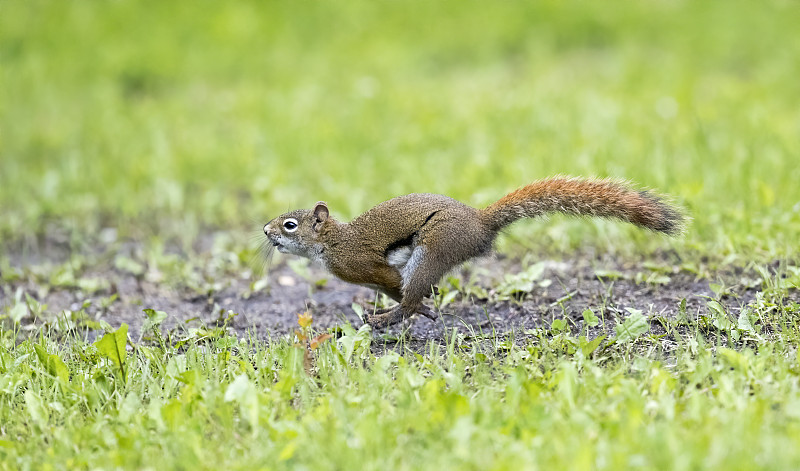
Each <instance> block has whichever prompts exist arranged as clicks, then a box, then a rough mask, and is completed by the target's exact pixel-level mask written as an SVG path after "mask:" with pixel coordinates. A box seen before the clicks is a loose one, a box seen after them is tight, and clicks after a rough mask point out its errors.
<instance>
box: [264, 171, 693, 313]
mask: <svg viewBox="0 0 800 471" xmlns="http://www.w3.org/2000/svg"><path fill="white" fill-rule="evenodd" d="M548 213H564V214H569V215H575V216H596V217H603V218H615V219H620V220H622V221H625V222H629V223H632V224H635V225H637V226H640V227H643V228H645V229H649V230H652V231H655V232H661V233H664V234H669V235H676V234H679V233H681V232H682V231H683V226H684V224H685V220H686V217H685V216H684V214H683V211H682V210H681V209H680V208H678V207H676V206H674V205H672V204H670V203H668V202H667V201H665V200H664V199H663V197H661V196H659V195H656V194H654V193H652V192H651V191H647V190H644V191H639V190H636V189H634V188H632V187H631V185H630V184H628V183H626V182H621V181H615V180H609V179H582V178H573V177H560V176H559V177H552V178H547V179H543V180H539V181H535V182H533V183H531V184H529V185H526V186H523V187H521V188H519V189H517V190H515V191H513V192H511V193H509V194H507V195H506V196H504V197H502V198H500V199H499V200H498V201H496V202H494V203H492V204H490V205H489V206H487V207H486V208H483V209H477V208H473V207H471V206H468V205H466V204H464V203H461V202H459V201H456V200H454V199H452V198H449V197H447V196H443V195H437V194H429V193H423V194H410V195H405V196H398V197H396V198H392V199H390V200H388V201H384V202H383V203H380V204H378V205H377V206H375V207H374V208H372V209H370V210H368V211H366V212H365V213H364V214H362V215H360V216H358V217H357V218H355V219H353V220H352V221H351V222H349V223H346V222H339V221H337V220H335V219H334V218H333V217H331V216H330V212H329V210H328V205H327V204H325V202H323V201H320V202H318V203H317V204H316V205H315V206H314V209H310V210H307V209H298V210H295V211H291V212H288V213H285V214H282V215H280V216H278V217H276V218H275V219H273V220H271V221H269V222H268V223H267V224H266V225H264V233H265V234H266V236H267V239H268V241H269V242H270V243H271V244H272V245H273V246H274V248H275V247H276V248H277V249H278V251H279V252H281V253H290V254H294V255H300V256H302V257H306V258H309V259H311V260H313V261H316V262H319V263H321V264H322V265H323V266H325V268H326V269H327V270H328V271H330V272H331V273H332V274H333V275H335V276H336V277H338V278H340V279H342V280H343V281H346V282H349V283H355V284H359V285H362V286H367V287H370V288H373V289H376V290H379V291H382V292H384V293H386V294H387V295H388V296H389V297H391V298H392V299H394V300H395V301H397V302H398V304H397V305H396V306H393V307H391V308H388V309H381V310H378V311H376V312H375V313H373V314H371V315H368V316H367V318H366V322H367V323H368V324H370V325H371V326H372V327H374V328H384V327H386V326H389V325H392V324H396V323H398V322H401V321H403V320H404V319H406V318H408V317H410V316H412V315H413V314H415V313H419V314H422V315H423V316H425V317H428V318H429V319H431V320H435V319H436V318H437V314H436V313H435V312H433V311H432V310H431V309H430V308H429V307H427V306H425V305H424V304H423V299H424V298H425V297H427V296H430V295H431V292H432V290H435V287H434V285H435V284H436V283H437V282H438V281H439V280H440V279H441V278H442V276H444V275H445V274H446V273H447V272H448V271H450V270H451V269H452V268H454V267H456V266H458V265H460V264H461V263H463V262H466V261H467V260H469V259H471V258H474V257H478V256H481V255H486V254H488V253H489V252H490V251H491V250H492V245H493V243H494V240H495V238H496V237H497V235H498V233H499V232H500V231H501V230H502V229H503V228H505V227H506V226H508V225H510V224H511V223H513V222H514V221H516V220H518V219H520V218H534V217H537V216H541V215H544V214H548Z"/></svg>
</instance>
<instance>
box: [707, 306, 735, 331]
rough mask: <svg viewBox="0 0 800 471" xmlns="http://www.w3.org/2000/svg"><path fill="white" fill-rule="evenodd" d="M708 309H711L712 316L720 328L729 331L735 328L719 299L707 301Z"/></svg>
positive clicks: (714, 322)
mask: <svg viewBox="0 0 800 471" xmlns="http://www.w3.org/2000/svg"><path fill="white" fill-rule="evenodd" d="M706 306H708V309H709V310H710V311H711V318H712V319H713V320H714V321H713V324H714V327H716V328H717V329H719V330H724V331H729V330H731V329H733V327H734V325H733V321H731V320H730V318H729V317H728V314H727V313H726V312H725V308H723V307H722V304H720V303H718V302H717V301H708V302H707V303H706Z"/></svg>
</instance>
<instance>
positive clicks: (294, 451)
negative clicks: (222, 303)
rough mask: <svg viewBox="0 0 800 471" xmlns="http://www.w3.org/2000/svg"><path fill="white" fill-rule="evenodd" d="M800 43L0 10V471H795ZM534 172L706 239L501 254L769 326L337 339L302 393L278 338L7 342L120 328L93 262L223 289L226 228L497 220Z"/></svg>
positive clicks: (508, 245) (525, 21)
mask: <svg viewBox="0 0 800 471" xmlns="http://www.w3.org/2000/svg"><path fill="white" fill-rule="evenodd" d="M798 17H800V5H799V4H798V3H796V2H791V1H790V2H781V1H765V2H748V1H743V0H731V1H705V2H699V1H695V2H688V1H687V2H661V1H643V2H637V3H625V4H623V3H609V2H594V3H588V2H575V1H564V2H556V1H543V2H510V1H508V2H493V3H487V2H479V1H472V0H465V1H459V2H431V1H411V2H398V1H394V2H368V1H348V2H328V3H325V2H315V3H307V2H288V1H286V2H277V1H276V2H236V3H233V2H230V3H219V2H211V1H200V2H190V3H179V2H175V1H161V2H146V3H137V2H130V1H115V2H59V1H37V0H30V1H20V0H0V308H1V309H0V469H9V470H10V469H15V470H16V469H22V470H24V469H31V470H34V469H35V470H39V469H437V468H439V469H482V470H483V469H575V470H580V469H627V468H644V469H726V470H729V469H748V470H750V469H796V468H799V467H800V379H799V378H800V358H799V357H800V350H799V349H798V345H799V344H800V325H798V322H797V319H798V317H799V316H800V306H798V304H797V302H796V300H797V290H798V287H800V271H798V270H800V269H798V266H800V259H798V250H797V249H798V242H797V240H798V234H800V185H799V184H798V182H800V139H798V136H800V107H798V103H800V81H798V79H797V77H800V62H798V60H797V58H798V57H800V35H798V34H797V33H796V30H797V18H798ZM553 174H571V175H585V176H589V175H592V176H610V177H617V178H625V179H629V180H632V181H635V182H637V183H638V184H640V185H642V186H645V187H650V188H655V189H657V190H658V191H660V192H663V193H666V194H669V195H672V196H674V198H675V200H676V201H678V202H679V203H680V204H682V205H684V206H685V207H686V208H687V210H688V212H689V214H690V215H691V216H692V217H693V222H692V224H691V225H690V226H689V228H688V231H687V234H686V236H685V237H683V238H678V239H666V238H662V237H655V236H653V234H648V233H643V232H641V231H637V230H634V229H631V228H629V227H627V226H624V225H622V224H618V223H613V222H605V221H572V220H568V219H566V218H559V217H556V218H553V219H550V220H547V221H534V222H527V223H521V224H520V225H519V226H516V227H515V228H514V229H513V230H511V231H510V232H509V234H508V235H506V236H504V237H502V238H501V240H500V247H499V248H500V250H502V251H504V252H506V253H508V254H510V255H512V256H514V257H519V256H522V254H523V253H533V254H534V256H533V258H536V257H539V256H541V254H543V253H546V254H547V255H557V256H560V257H564V258H569V257H574V256H575V255H574V254H575V253H576V249H577V248H583V249H584V250H583V251H581V252H579V253H583V254H586V253H593V252H594V253H607V252H613V253H616V254H618V255H620V256H623V255H630V254H632V255H635V256H636V258H637V259H641V258H642V257H643V256H647V254H650V253H653V252H659V253H661V256H659V257H658V258H657V260H658V263H660V264H662V265H663V264H664V263H671V261H672V260H675V261H676V265H677V263H681V264H682V265H681V266H682V267H683V268H682V269H684V270H690V271H695V272H696V273H698V276H701V275H703V276H707V277H710V278H711V280H712V281H719V280H716V279H715V276H716V274H715V273H716V272H714V271H713V269H714V268H717V267H720V268H721V269H723V270H728V271H731V270H737V269H740V268H743V267H744V268H746V269H747V270H749V271H748V272H747V274H746V276H750V274H751V273H752V271H753V267H756V271H758V272H759V273H760V279H759V280H756V282H755V283H754V285H753V286H756V288H757V290H758V293H757V294H756V298H755V299H754V300H753V301H752V302H750V301H748V302H744V301H740V300H736V299H731V298H726V299H725V300H723V299H722V296H723V295H724V294H725V293H724V291H725V286H724V283H723V285H722V286H717V287H716V288H717V289H715V290H714V291H717V293H716V294H717V296H715V297H714V299H709V300H708V305H707V308H708V309H707V311H705V312H699V313H685V312H682V313H681V316H679V318H674V319H664V318H660V317H658V316H657V315H656V316H655V318H654V319H653V321H652V322H651V323H642V322H641V321H642V320H641V319H640V318H639V317H637V315H636V314H635V313H634V314H631V316H630V317H628V318H627V319H628V321H629V322H630V324H627V323H626V324H622V326H619V325H616V324H615V325H611V324H609V325H607V326H606V327H607V329H606V331H607V332H609V333H610V337H608V338H600V340H599V341H598V340H597V339H598V337H592V336H590V335H588V332H587V331H586V330H584V329H583V328H578V327H576V325H575V323H574V321H572V320H569V322H567V320H563V319H555V320H554V321H553V323H552V324H551V325H550V326H545V327H542V328H540V329H537V330H535V331H531V332H527V333H526V337H524V339H522V337H520V339H519V340H518V341H515V340H513V339H511V338H510V337H508V336H497V337H495V336H480V335H479V336H477V338H466V337H463V336H460V335H456V334H453V335H452V336H451V335H450V334H449V333H447V334H446V335H447V336H446V341H444V342H443V343H441V344H432V345H431V346H429V347H428V348H427V350H426V351H424V352H422V353H419V352H414V351H411V350H407V349H405V348H404V346H403V344H402V342H401V343H400V345H398V346H397V347H396V351H395V350H389V351H384V349H383V348H382V345H380V342H382V340H381V339H380V337H377V336H375V337H371V336H369V335H368V333H367V332H366V331H364V330H361V331H356V330H354V329H353V328H352V327H350V326H343V333H342V332H340V333H339V334H338V335H340V337H339V338H338V339H335V340H329V341H328V342H325V343H324V344H323V345H322V346H321V347H320V348H318V349H317V350H314V351H313V355H312V357H313V365H312V366H311V367H310V368H309V367H308V365H304V363H303V361H304V353H303V352H304V350H303V349H302V348H297V347H296V346H294V345H293V344H292V342H293V340H291V339H286V338H275V339H273V340H271V341H263V340H257V338H262V339H263V337H264V336H265V335H267V334H265V333H263V332H261V333H254V336H253V338H250V339H237V338H234V337H231V336H229V335H228V334H227V333H226V331H225V330H224V329H210V330H199V331H198V330H195V331H190V332H187V333H186V335H185V336H183V337H176V338H168V339H160V338H159V337H156V339H155V340H153V339H150V340H147V339H145V340H142V339H135V338H130V339H127V338H125V336H124V335H122V336H121V337H119V338H120V339H124V341H123V342H121V343H119V344H116V345H114V344H112V343H110V342H111V339H112V338H113V337H105V339H106V340H104V341H101V343H95V342H94V341H90V340H88V339H87V337H86V336H84V334H85V333H86V332H85V331H83V330H80V329H76V321H75V319H74V318H73V317H70V316H78V315H79V314H80V312H82V311H80V310H78V311H76V313H68V312H63V313H48V315H50V319H51V321H49V322H45V323H38V324H32V323H25V322H22V323H21V322H19V321H20V320H21V319H22V318H23V317H26V316H28V315H29V314H30V315H31V317H36V319H37V322H38V319H39V318H38V317H37V315H36V314H37V312H38V311H39V310H44V309H45V307H44V306H41V305H39V304H37V302H36V301H35V300H34V299H35V298H37V296H44V295H45V294H47V293H48V292H50V291H51V290H78V291H79V292H80V293H83V294H85V295H86V297H87V298H88V297H91V296H93V295H95V294H99V295H103V296H106V297H105V298H102V299H100V300H97V299H95V301H96V302H98V303H100V304H102V303H104V302H108V303H111V302H114V301H113V299H111V297H113V295H112V294H111V293H110V291H111V288H110V287H109V286H108V283H109V282H108V280H107V279H104V278H103V276H102V270H111V269H112V268H110V267H114V268H113V269H115V270H118V271H119V272H122V273H131V274H133V275H135V276H136V277H137V280H139V279H140V278H142V277H143V278H145V279H146V280H147V281H148V282H149V281H152V280H149V279H148V278H147V277H148V276H150V275H151V274H153V273H155V274H157V275H158V279H157V280H156V281H152V282H153V283H160V284H159V285H158V286H159V287H160V288H163V289H169V288H164V287H179V288H181V289H184V290H188V291H189V292H192V293H210V292H213V291H219V286H222V285H223V282H224V279H225V278H226V277H233V276H236V275H235V273H237V272H244V271H245V270H247V267H246V262H245V260H246V259H247V257H248V256H249V255H251V254H252V247H247V246H246V243H245V242H242V241H243V240H244V234H246V233H247V232H248V231H252V230H255V231H258V230H260V228H261V225H262V224H263V223H264V222H265V221H266V220H268V219H269V218H271V217H273V216H275V215H277V214H279V213H281V212H283V211H285V210H286V209H290V208H295V207H308V206H310V205H311V204H313V203H314V202H316V201H317V200H320V199H323V200H326V201H328V202H329V203H330V205H331V208H332V211H333V213H334V215H335V216H338V217H341V218H349V217H352V216H355V215H357V214H359V213H360V212H362V211H363V210H365V209H367V208H369V207H371V206H372V205H374V204H375V203H377V202H379V201H382V200H384V199H387V198H389V197H392V196H395V195H398V194H402V193H409V192H438V193H444V194H447V195H450V196H453V197H455V198H458V199H460V200H462V201H465V202H467V203H470V204H473V205H484V204H488V203H490V202H492V201H493V200H494V199H497V198H499V197H500V196H502V195H503V194H504V193H505V192H507V191H509V190H511V189H513V188H515V187H517V186H519V185H522V184H525V183H527V182H529V181H531V180H533V179H537V178H542V177H546V176H549V175H553ZM109 229H110V230H109ZM209 233H211V234H215V235H214V236H212V237H209V236H208V234H209ZM204 238H205V239H204ZM176 241H177V242H178V244H179V245H181V246H182V247H184V248H185V249H186V250H184V251H183V252H182V251H180V250H174V245H175V242H176ZM198 241H200V242H198ZM204 244H205V245H204ZM209 244H212V245H213V247H212V248H210V249H209V248H208V245H209ZM98 246H99V247H100V249H97V247H98ZM131 246H133V247H134V248H133V249H131ZM53 247H56V248H60V249H63V248H64V247H66V248H67V249H70V250H74V251H75V252H74V253H71V252H68V253H67V255H64V252H62V251H59V250H55V251H48V250H51V249H52V248H53ZM203 247H206V248H203ZM98 252H99V253H98ZM39 253H41V254H43V255H42V257H43V258H41V259H37V257H36V254H39ZM129 253H132V255H131V257H128V254H129ZM53 254H56V255H59V256H61V257H60V258H59V257H55V258H57V259H49V258H48V257H50V256H51V255H53ZM643 254H644V255H643ZM664 254H668V255H666V256H665V255H664ZM28 256H31V258H26V257H28ZM29 260H37V261H38V262H40V263H37V264H36V265H30V264H27V263H26V262H27V261H29ZM665 260H666V261H665ZM776 260H777V262H776ZM20 261H22V262H20ZM677 261H680V262H677ZM20 263H23V266H19V265H20ZM701 265H703V266H702V267H701ZM705 265H709V266H711V267H712V268H711V269H709V268H708V267H707V266H705ZM659 266H660V265H659ZM98 267H100V268H99V269H98ZM687 267H690V268H687ZM691 267H694V268H691ZM776 267H777V268H776ZM93 269H94V270H96V271H95V272H93V271H92V270H93ZM645 271H647V270H645ZM98 272H99V273H98ZM145 272H146V273H145ZM669 273H671V272H669ZM654 274H655V275H658V274H659V273H657V272H654ZM523 278H524V277H523ZM523 278H520V277H519V276H517V278H515V277H510V278H508V277H507V279H506V281H507V283H517V282H518V283H517V284H524V283H527V282H529V281H530V280H526V279H523ZM515 280H517V281H515ZM668 280H669V278H667V281H668ZM654 283H655V282H654ZM747 283H750V281H748V282H747ZM480 288H481V289H483V290H486V289H490V288H498V287H485V286H484V287H480ZM500 288H503V286H500ZM505 289H507V290H508V291H509V292H511V293H512V294H516V292H515V291H514V289H517V288H516V285H514V286H508V287H506V288H505ZM23 291H24V292H25V293H26V294H28V295H30V296H32V298H31V299H32V301H30V302H27V301H26V298H25V297H24V296H22V294H23ZM499 291H501V292H502V291H503V290H502V289H501V290H499ZM564 302H569V300H566V301H564ZM642 302H643V306H640V307H642V308H644V307H646V304H647V303H646V300H644V301H642ZM3 303H5V304H3ZM715 303H716V304H715ZM737 304H743V305H744V306H737ZM143 307H149V306H143ZM602 307H603V306H595V308H596V310H597V311H598V312H600V310H601V309H602ZM739 307H743V308H744V309H741V310H738V309H737V308H739ZM39 314H41V312H39ZM651 314H652V313H651ZM695 314H696V315H695ZM84 315H85V313H84ZM43 317H44V316H43ZM84 321H85V319H84ZM108 321H109V322H112V323H114V322H113V319H108ZM604 322H609V323H612V321H610V320H608V321H605V320H604ZM659 323H660V325H661V326H662V329H663V331H664V332H663V333H657V332H656V329H655V328H654V326H655V325H656V324H659ZM87 324H89V323H88V322H84V323H83V327H85V326H86V325H87ZM83 327H82V328H83ZM94 327H96V329H95V330H94V331H92V332H89V333H88V334H87V335H88V336H89V338H93V335H95V334H96V333H97V332H101V330H100V327H102V325H101V324H100V323H98V322H94ZM629 328H630V329H632V330H629ZM117 332H120V331H117ZM658 332H661V330H658ZM101 333H102V332H101ZM107 335H112V334H107ZM258 335H261V337H258ZM160 340H163V341H160ZM401 340H405V339H404V338H401ZM593 341H594V343H592V342H593ZM376 343H378V345H376ZM123 344H124V345H125V346H127V350H124V351H125V352H126V353H124V354H123V353H122V352H121V351H120V350H116V347H119V346H122V345H123ZM115 351H116V352H118V353H116V355H117V356H116V357H115V356H114V353H113V352H115ZM379 352H380V353H379ZM115 358H116V360H115Z"/></svg>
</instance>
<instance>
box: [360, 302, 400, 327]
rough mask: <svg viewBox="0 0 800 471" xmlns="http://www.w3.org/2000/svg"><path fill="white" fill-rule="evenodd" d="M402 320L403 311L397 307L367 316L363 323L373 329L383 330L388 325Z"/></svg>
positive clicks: (380, 310)
mask: <svg viewBox="0 0 800 471" xmlns="http://www.w3.org/2000/svg"><path fill="white" fill-rule="evenodd" d="M403 318H404V316H403V311H402V309H401V308H400V305H397V306H395V307H392V308H389V309H379V310H378V311H376V312H375V314H370V315H368V316H367V318H366V319H365V321H366V322H367V324H369V325H370V326H372V328H373V329H384V328H386V327H389V326H390V325H394V324H397V323H399V322H402V321H403Z"/></svg>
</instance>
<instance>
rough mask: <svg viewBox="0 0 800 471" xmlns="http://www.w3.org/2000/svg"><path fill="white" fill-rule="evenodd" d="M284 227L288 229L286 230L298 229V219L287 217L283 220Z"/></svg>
mask: <svg viewBox="0 0 800 471" xmlns="http://www.w3.org/2000/svg"><path fill="white" fill-rule="evenodd" d="M283 228H284V229H286V232H294V231H296V230H297V220H296V219H287V220H285V221H283Z"/></svg>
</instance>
